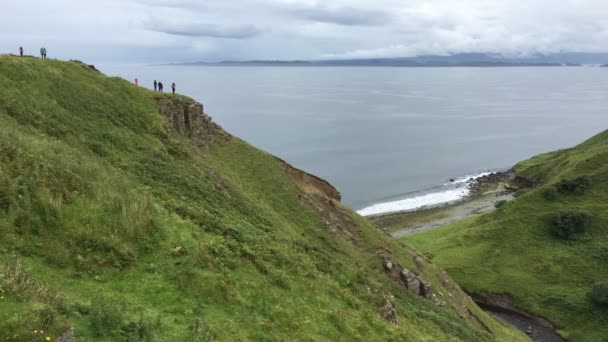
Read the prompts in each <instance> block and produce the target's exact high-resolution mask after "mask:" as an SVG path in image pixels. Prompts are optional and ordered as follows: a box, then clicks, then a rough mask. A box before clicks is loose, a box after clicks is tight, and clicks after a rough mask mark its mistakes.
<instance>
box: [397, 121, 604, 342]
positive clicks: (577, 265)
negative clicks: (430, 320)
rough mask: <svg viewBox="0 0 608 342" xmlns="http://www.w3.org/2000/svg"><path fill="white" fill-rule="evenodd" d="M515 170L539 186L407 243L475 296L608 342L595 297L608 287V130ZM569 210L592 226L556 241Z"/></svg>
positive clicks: (573, 334) (571, 336)
mask: <svg viewBox="0 0 608 342" xmlns="http://www.w3.org/2000/svg"><path fill="white" fill-rule="evenodd" d="M515 170H516V171H517V173H518V174H520V175H522V176H524V177H526V178H528V179H529V180H531V181H532V182H533V183H534V185H535V186H534V188H533V189H531V190H530V191H527V192H525V193H524V194H523V195H521V196H520V197H518V198H517V199H516V200H514V201H513V202H510V203H508V204H506V205H504V206H503V207H501V208H500V209H498V210H497V211H496V212H493V213H490V214H486V215H482V216H479V217H474V218H470V219H467V220H465V221H462V222H459V223H457V224H454V225H450V226H446V227H444V228H441V229H438V230H436V231H432V232H429V233H424V234H420V235H415V236H411V237H408V238H407V239H405V240H406V241H407V242H409V243H411V244H413V245H414V246H415V247H416V248H418V249H420V250H422V251H424V252H425V254H426V255H427V256H429V257H431V258H432V259H433V260H434V261H435V262H437V263H438V264H439V265H441V266H443V267H445V268H446V269H447V270H448V273H449V274H450V275H451V276H453V277H454V278H455V279H456V280H457V281H458V282H459V284H461V285H462V286H463V287H464V288H466V289H467V290H468V291H471V292H491V293H497V294H510V295H511V296H512V297H513V299H514V302H515V304H516V306H517V307H519V308H522V309H525V310H528V311H531V312H534V313H537V314H540V315H542V316H544V317H546V318H548V319H550V320H551V321H552V322H553V323H554V324H555V325H556V326H557V328H558V329H560V330H561V333H562V334H563V335H564V336H565V337H566V338H567V339H568V340H571V341H603V340H605V338H606V336H608V308H606V307H605V306H604V307H602V305H598V304H597V303H594V302H593V301H592V300H591V298H590V296H589V294H590V292H591V289H592V288H593V287H594V285H595V284H598V283H602V282H608V201H607V199H608V131H605V132H603V133H601V134H598V135H596V136H595V137H593V138H591V139H589V140H587V141H586V142H584V143H582V144H580V145H578V146H576V147H573V148H570V149H565V150H560V151H556V152H553V153H547V154H543V155H539V156H537V157H534V158H532V159H530V160H526V161H523V162H521V163H519V164H517V165H516V166H515ZM564 212H576V213H583V215H584V217H588V218H589V220H590V224H589V225H588V226H586V227H585V229H584V232H578V233H575V234H572V235H571V236H570V237H569V238H564V237H563V236H562V237H560V236H556V234H555V233H552V231H551V227H553V226H554V222H555V215H556V214H557V213H562V214H561V216H562V217H563V216H564V215H563V213H564ZM552 222H553V223H552ZM560 222H562V223H564V222H565V220H561V221H560ZM565 223H567V224H569V223H568V222H565ZM563 226H564V225H562V226H561V227H563ZM581 226H583V225H581Z"/></svg>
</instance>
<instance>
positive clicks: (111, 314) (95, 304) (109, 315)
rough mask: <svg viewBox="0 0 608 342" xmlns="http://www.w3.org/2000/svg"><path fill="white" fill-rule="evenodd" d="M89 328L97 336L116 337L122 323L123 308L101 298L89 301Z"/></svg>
mask: <svg viewBox="0 0 608 342" xmlns="http://www.w3.org/2000/svg"><path fill="white" fill-rule="evenodd" d="M90 316H91V328H92V330H93V331H94V332H95V334H96V335H97V336H118V334H120V329H121V326H122V324H123V321H124V317H123V308H122V307H121V306H120V305H119V304H118V303H117V302H114V301H111V300H110V299H108V298H106V297H102V296H98V297H95V298H93V300H92V301H91V309H90Z"/></svg>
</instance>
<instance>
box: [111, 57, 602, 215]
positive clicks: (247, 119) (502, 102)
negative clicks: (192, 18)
mask: <svg viewBox="0 0 608 342" xmlns="http://www.w3.org/2000/svg"><path fill="white" fill-rule="evenodd" d="M99 67H100V68H101V70H102V71H104V72H105V73H107V74H109V75H117V76H122V77H124V78H127V79H130V80H132V79H134V78H135V77H137V78H139V80H140V84H142V85H144V86H149V87H151V86H152V81H153V80H154V79H157V80H162V81H163V83H164V84H165V89H168V88H169V84H171V82H176V83H177V87H178V92H180V93H183V94H186V95H189V96H191V97H193V98H195V99H196V100H198V101H200V102H202V103H203V104H204V106H205V111H206V112H207V113H208V114H210V115H211V116H212V117H213V118H214V119H215V121H217V122H218V123H219V124H221V125H222V126H223V127H224V128H225V129H226V130H228V131H230V132H231V133H233V134H235V135H237V136H239V137H241V138H243V139H245V140H247V141H249V142H250V143H252V144H253V145H255V146H257V147H259V148H261V149H264V150H266V151H268V152H271V153H273V154H275V155H277V156H279V157H281V158H283V159H285V160H287V161H289V162H290V163H292V164H294V165H295V166H297V167H299V168H302V169H304V170H306V171H308V172H311V173H314V174H316V175H318V176H320V177H323V178H325V179H327V180H328V181H330V182H331V183H332V184H334V185H335V186H336V187H337V188H338V189H339V190H340V191H341V192H342V195H343V197H344V202H345V203H347V204H349V205H351V206H352V207H354V208H355V209H359V210H360V209H364V208H365V209H364V210H363V211H361V213H363V214H375V213H380V212H387V211H394V210H403V209H411V208H414V207H418V206H421V205H425V204H435V203H438V202H443V201H451V200H454V199H457V198H459V197H461V196H462V195H463V194H465V193H466V189H464V188H463V182H456V184H454V183H450V182H449V180H450V178H454V179H456V180H457V181H458V180H464V179H468V178H469V177H470V176H473V175H477V174H480V173H482V172H485V171H488V170H499V169H506V168H509V167H511V166H512V165H513V164H514V163H516V162H518V161H520V160H522V159H526V158H528V157H531V156H533V155H535V154H538V153H541V152H548V151H552V150H555V149H559V148H564V147H569V146H572V145H575V144H577V143H580V142H582V141H583V140H585V139H587V138H589V137H591V136H592V135H594V134H596V133H599V132H601V131H603V130H604V129H606V128H608V68H590V67H571V68H565V67H563V68H323V67H320V68H298V67H295V68H292V67H184V66H134V65H129V66H125V65H100V66H99Z"/></svg>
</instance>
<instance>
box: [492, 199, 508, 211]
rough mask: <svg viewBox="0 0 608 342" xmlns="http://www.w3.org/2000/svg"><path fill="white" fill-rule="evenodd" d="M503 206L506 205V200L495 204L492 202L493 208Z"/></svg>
mask: <svg viewBox="0 0 608 342" xmlns="http://www.w3.org/2000/svg"><path fill="white" fill-rule="evenodd" d="M505 204H507V200H500V201H496V202H494V208H496V209H498V208H500V207H502V206H503V205H505Z"/></svg>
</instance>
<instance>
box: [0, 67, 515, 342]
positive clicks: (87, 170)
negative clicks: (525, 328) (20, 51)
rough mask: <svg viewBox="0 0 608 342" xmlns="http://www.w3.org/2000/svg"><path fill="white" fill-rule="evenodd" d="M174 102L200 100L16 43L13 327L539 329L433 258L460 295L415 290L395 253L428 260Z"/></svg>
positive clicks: (6, 144) (229, 331)
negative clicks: (498, 314)
mask: <svg viewBox="0 0 608 342" xmlns="http://www.w3.org/2000/svg"><path fill="white" fill-rule="evenodd" d="M159 101H165V102H166V103H169V104H172V105H173V106H174V107H177V108H179V107H187V106H189V105H191V104H193V101H192V100H190V99H187V98H184V97H180V96H178V97H173V96H170V95H160V94H157V93H154V92H152V91H149V90H145V89H142V88H137V87H135V86H133V85H132V84H130V83H129V82H127V81H124V80H122V79H119V78H109V77H106V76H104V75H103V74H101V73H99V72H97V71H96V70H94V69H91V68H89V67H87V66H85V65H84V64H82V63H79V62H59V61H53V60H46V61H42V60H39V59H33V58H16V57H10V56H0V340H1V341H5V340H7V341H43V340H45V339H46V338H47V337H49V338H51V339H56V338H57V337H58V336H60V335H62V334H64V333H65V332H66V331H69V330H70V329H73V331H74V334H75V335H76V337H77V338H78V339H77V340H83V341H123V340H124V341H141V340H145V341H153V340H154V341H160V340H161V339H162V340H163V341H210V340H310V341H311V340H332V341H339V340H344V341H352V340H362V341H371V340H378V341H387V340H402V341H406V340H407V341H458V340H460V341H492V340H499V341H517V340H522V341H523V340H526V338H525V337H523V336H522V335H521V334H519V333H518V332H515V331H513V330H512V329H510V328H508V327H505V326H504V325H502V324H500V323H498V322H497V321H495V320H493V319H491V318H490V317H489V316H487V315H486V314H484V313H483V312H481V311H480V310H479V308H478V307H476V306H475V305H474V304H473V303H472V302H471V301H470V299H469V298H468V297H467V296H466V295H464V294H463V293H462V292H461V291H460V290H459V288H458V287H457V286H456V287H455V286H454V285H450V286H449V287H445V285H444V284H448V281H447V278H446V276H445V275H444V274H442V272H441V271H440V269H438V268H437V267H435V266H434V265H433V264H432V263H430V262H425V263H424V266H420V269H419V270H418V271H417V272H418V273H419V274H420V276H422V277H424V278H425V279H426V280H427V281H428V282H430V283H431V285H432V288H433V291H434V293H437V296H438V298H440V299H441V301H444V302H445V303H446V304H445V305H444V306H438V305H436V304H434V303H433V301H431V300H429V299H426V298H423V297H419V296H413V295H411V294H410V293H409V292H408V291H407V290H406V289H405V288H404V287H403V286H402V285H400V284H399V283H398V282H396V281H394V280H392V279H391V278H390V277H388V276H387V273H385V271H384V266H383V264H382V262H381V259H380V257H379V253H383V254H390V255H391V257H392V259H393V261H394V262H396V263H399V264H400V265H403V266H404V267H407V268H408V269H411V270H414V269H416V267H417V266H416V264H415V262H414V261H413V259H412V255H413V251H412V250H411V249H409V248H407V247H406V246H404V245H402V244H400V243H398V242H397V241H393V240H391V239H389V238H387V237H386V236H385V235H383V234H382V233H380V232H378V231H377V230H376V229H374V228H373V227H372V226H371V225H370V224H369V223H368V222H367V221H365V220H364V219H362V218H361V217H359V216H357V215H356V214H354V213H353V212H351V211H350V210H348V209H346V208H343V207H341V205H340V204H339V203H337V202H336V201H333V200H327V201H326V202H323V201H321V200H319V198H321V199H323V198H322V196H321V197H319V196H320V195H318V193H319V189H318V188H316V187H315V185H314V184H315V183H314V182H310V177H308V176H302V174H301V173H297V172H296V171H293V170H291V171H290V172H291V173H292V174H291V175H290V172H286V167H285V165H284V164H283V163H281V162H280V161H278V160H277V159H276V158H275V157H273V156H271V155H269V154H267V153H264V152H262V151H260V150H257V149H255V148H253V147H251V146H250V145H248V144H247V143H245V142H243V141H241V140H239V139H237V138H227V139H220V138H218V139H215V140H214V142H212V143H209V144H207V145H205V146H204V148H199V147H200V146H198V145H197V144H196V143H195V142H194V141H193V139H191V138H190V136H191V132H190V130H191V129H192V127H189V128H188V129H186V130H185V133H184V132H182V134H180V133H178V132H177V131H176V130H175V129H172V128H171V125H169V124H168V120H169V119H170V118H167V117H166V116H163V115H161V113H160V112H159V111H160V109H159V108H160V106H159ZM190 119H192V118H190ZM293 174H296V175H300V176H301V179H299V178H297V177H296V178H294V176H293ZM307 180H308V181H309V182H308V183H307V182H306V181H307ZM308 192H310V194H309V193H308ZM315 196H317V197H315ZM324 203H325V204H327V203H329V207H328V206H327V205H325V204H324ZM316 205H317V206H319V207H318V208H317V207H315V206H316ZM324 205H325V206H324ZM345 227H346V228H348V229H350V230H348V229H347V230H348V232H346V231H344V229H345ZM347 233H348V234H347ZM422 267H423V269H422ZM448 293H449V294H450V295H449V296H448V295H447V294H448ZM391 296H392V297H391ZM386 298H389V301H390V302H392V304H393V305H394V307H395V309H396V313H397V316H396V318H397V320H398V324H397V325H394V324H391V323H389V322H388V321H386V320H384V319H383V318H382V317H381V316H380V314H379V311H380V309H381V308H382V307H383V306H384V305H385V304H386V301H387V299H386Z"/></svg>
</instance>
